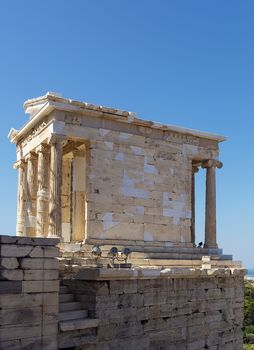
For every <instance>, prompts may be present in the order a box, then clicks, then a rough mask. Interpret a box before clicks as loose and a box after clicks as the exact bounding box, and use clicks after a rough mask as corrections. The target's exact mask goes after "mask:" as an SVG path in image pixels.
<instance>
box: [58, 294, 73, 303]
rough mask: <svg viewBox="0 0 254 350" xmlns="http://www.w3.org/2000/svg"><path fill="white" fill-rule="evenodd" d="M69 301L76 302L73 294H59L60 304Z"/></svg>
mask: <svg viewBox="0 0 254 350" xmlns="http://www.w3.org/2000/svg"><path fill="white" fill-rule="evenodd" d="M69 301H74V297H73V294H71V293H68V294H67V293H66V294H59V302H60V303H65V302H69Z"/></svg>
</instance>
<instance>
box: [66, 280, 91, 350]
mask: <svg viewBox="0 0 254 350" xmlns="http://www.w3.org/2000/svg"><path fill="white" fill-rule="evenodd" d="M97 326H98V319H92V318H89V317H88V311H87V310H84V309H82V305H81V303H80V302H79V301H76V300H75V297H74V295H73V294H72V293H71V291H70V290H69V288H68V287H67V286H64V285H60V291H59V349H67V348H68V349H75V348H76V347H79V346H83V345H86V344H94V343H95V342H96V328H97Z"/></svg>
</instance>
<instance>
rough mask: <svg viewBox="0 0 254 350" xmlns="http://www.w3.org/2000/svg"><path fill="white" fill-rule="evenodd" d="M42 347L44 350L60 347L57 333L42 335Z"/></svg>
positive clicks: (53, 349)
mask: <svg viewBox="0 0 254 350" xmlns="http://www.w3.org/2000/svg"><path fill="white" fill-rule="evenodd" d="M42 349H43V350H55V349H58V337H57V336H56V335H44V336H43V337H42Z"/></svg>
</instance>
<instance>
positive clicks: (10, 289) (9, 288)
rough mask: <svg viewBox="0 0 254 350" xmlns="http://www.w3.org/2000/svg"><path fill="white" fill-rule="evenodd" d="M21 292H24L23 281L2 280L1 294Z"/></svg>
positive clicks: (0, 283) (0, 285) (0, 284)
mask: <svg viewBox="0 0 254 350" xmlns="http://www.w3.org/2000/svg"><path fill="white" fill-rule="evenodd" d="M21 292H22V281H1V282H0V294H19V293H21ZM1 298H2V296H1Z"/></svg>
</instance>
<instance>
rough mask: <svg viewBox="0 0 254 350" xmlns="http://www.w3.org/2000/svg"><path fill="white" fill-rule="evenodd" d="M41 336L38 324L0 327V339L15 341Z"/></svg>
mask: <svg viewBox="0 0 254 350" xmlns="http://www.w3.org/2000/svg"><path fill="white" fill-rule="evenodd" d="M39 336H41V325H40V324H27V325H20V324H19V325H7V326H2V327H0V339H1V341H5V340H15V339H25V338H31V337H39Z"/></svg>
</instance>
